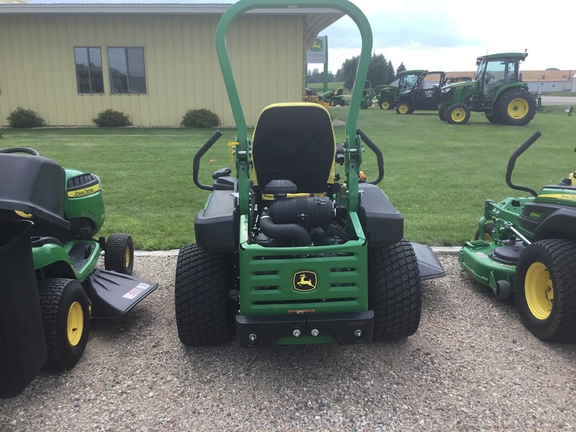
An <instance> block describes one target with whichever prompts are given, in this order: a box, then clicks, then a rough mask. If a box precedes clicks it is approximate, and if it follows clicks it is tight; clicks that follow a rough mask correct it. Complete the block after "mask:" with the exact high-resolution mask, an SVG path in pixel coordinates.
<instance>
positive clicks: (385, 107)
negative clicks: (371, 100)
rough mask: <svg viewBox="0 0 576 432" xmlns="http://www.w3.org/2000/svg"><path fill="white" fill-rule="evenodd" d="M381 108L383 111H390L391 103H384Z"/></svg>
mask: <svg viewBox="0 0 576 432" xmlns="http://www.w3.org/2000/svg"><path fill="white" fill-rule="evenodd" d="M380 106H381V107H382V109H388V108H390V102H388V101H384V102H382V104H381V105H380Z"/></svg>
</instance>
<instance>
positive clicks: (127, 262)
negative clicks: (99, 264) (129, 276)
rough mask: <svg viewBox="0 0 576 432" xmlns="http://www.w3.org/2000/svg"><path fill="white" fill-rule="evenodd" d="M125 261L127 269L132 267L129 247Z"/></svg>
mask: <svg viewBox="0 0 576 432" xmlns="http://www.w3.org/2000/svg"><path fill="white" fill-rule="evenodd" d="M125 259H126V268H128V267H130V259H131V257H130V248H129V247H127V248H126V258H125Z"/></svg>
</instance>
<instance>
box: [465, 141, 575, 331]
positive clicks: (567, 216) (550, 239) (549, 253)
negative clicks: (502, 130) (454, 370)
mask: <svg viewBox="0 0 576 432" xmlns="http://www.w3.org/2000/svg"><path fill="white" fill-rule="evenodd" d="M539 137H540V132H536V133H534V134H533V135H532V136H531V137H530V138H529V139H528V140H527V141H526V142H525V143H524V144H522V145H521V146H520V147H519V148H518V149H517V150H516V151H515V152H514V153H513V154H512V156H511V157H510V160H509V162H508V169H507V171H506V183H507V184H508V185H509V186H510V187H511V188H512V189H516V190H519V191H523V192H528V193H530V194H531V195H532V196H531V197H510V198H506V199H504V200H502V201H500V202H498V203H496V202H494V201H492V200H487V201H486V204H485V206H484V215H483V216H482V217H481V218H480V219H479V221H478V231H477V233H476V236H475V238H476V240H474V241H470V242H467V243H466V244H465V245H464V247H463V248H462V249H461V250H460V255H459V260H460V263H461V265H462V267H463V268H464V270H466V271H467V272H468V273H469V274H470V275H471V276H472V277H473V278H474V279H475V280H476V281H478V282H480V283H481V284H483V285H486V286H489V287H490V288H491V289H492V291H493V292H494V294H495V295H496V297H497V298H499V299H502V300H505V299H508V298H510V296H511V295H512V294H513V295H514V297H515V301H516V307H517V310H518V313H519V315H520V317H521V319H522V322H523V323H524V325H525V326H526V328H527V329H528V330H529V331H530V332H532V333H533V334H534V335H535V336H536V337H538V338H539V339H542V340H544V341H550V342H574V341H576V179H575V176H576V173H571V174H570V175H569V176H568V177H566V178H564V179H563V180H562V181H561V182H560V183H558V184H557V185H550V186H544V187H543V188H542V190H541V191H540V192H539V193H537V192H536V191H535V190H533V189H531V188H529V187H526V186H518V185H515V184H513V183H512V180H511V179H512V171H513V170H514V166H515V164H516V159H517V158H518V157H519V156H520V155H521V154H522V153H524V152H525V151H526V149H528V147H529V146H530V145H532V144H533V143H534V142H535V141H536V140H537V139H538V138H539Z"/></svg>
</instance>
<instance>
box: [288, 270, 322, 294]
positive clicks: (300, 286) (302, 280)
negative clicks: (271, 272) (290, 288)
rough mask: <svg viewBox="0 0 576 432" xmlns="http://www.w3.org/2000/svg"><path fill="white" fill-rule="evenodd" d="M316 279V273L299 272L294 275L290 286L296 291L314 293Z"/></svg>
mask: <svg viewBox="0 0 576 432" xmlns="http://www.w3.org/2000/svg"><path fill="white" fill-rule="evenodd" d="M317 282H318V279H317V277H316V273H314V272H311V271H301V272H297V273H294V279H293V281H292V284H293V285H294V289H295V290H296V291H314V290H315V289H316V283H317Z"/></svg>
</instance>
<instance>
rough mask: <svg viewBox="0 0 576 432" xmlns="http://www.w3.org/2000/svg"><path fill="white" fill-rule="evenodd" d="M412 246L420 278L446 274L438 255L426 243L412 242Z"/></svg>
mask: <svg viewBox="0 0 576 432" xmlns="http://www.w3.org/2000/svg"><path fill="white" fill-rule="evenodd" d="M412 248H413V249H414V253H415V254H416V259H417V260H418V270H420V280H427V279H435V278H441V277H444V276H446V270H444V267H442V264H440V261H439V260H438V257H437V256H436V254H435V253H434V251H433V250H432V249H431V248H430V246H428V245H423V244H420V243H412Z"/></svg>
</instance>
